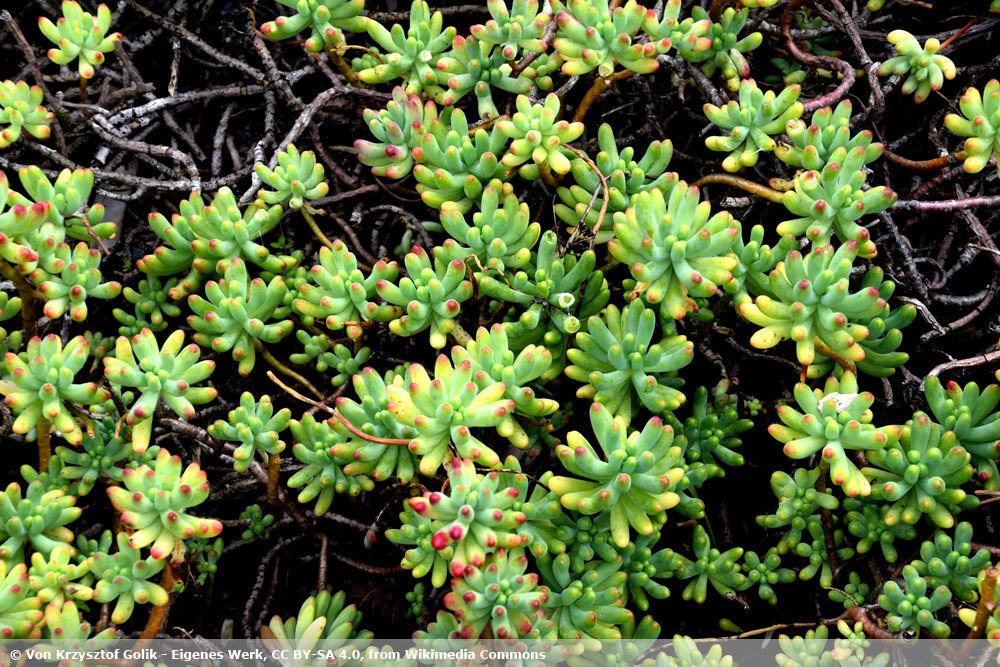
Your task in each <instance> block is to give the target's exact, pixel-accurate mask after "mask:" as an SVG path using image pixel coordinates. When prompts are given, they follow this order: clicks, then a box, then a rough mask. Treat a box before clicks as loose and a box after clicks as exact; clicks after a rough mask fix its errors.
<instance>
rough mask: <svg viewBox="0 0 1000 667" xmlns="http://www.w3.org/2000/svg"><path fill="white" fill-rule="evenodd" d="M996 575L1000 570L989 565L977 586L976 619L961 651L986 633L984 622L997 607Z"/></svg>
mask: <svg viewBox="0 0 1000 667" xmlns="http://www.w3.org/2000/svg"><path fill="white" fill-rule="evenodd" d="M997 577H1000V570H997V568H995V567H991V568H989V569H987V570H986V574H985V576H984V577H983V582H982V584H981V585H980V587H979V606H978V607H976V619H975V620H974V621H973V622H972V627H971V628H969V634H968V636H967V637H966V638H965V642H963V644H962V653H965V652H966V650H968V649H969V648H971V646H972V643H974V642H975V640H977V639H982V637H983V635H984V634H985V633H986V624H987V622H988V621H989V618H990V616H991V615H992V614H993V612H994V611H995V610H996V608H997V601H996V591H997Z"/></svg>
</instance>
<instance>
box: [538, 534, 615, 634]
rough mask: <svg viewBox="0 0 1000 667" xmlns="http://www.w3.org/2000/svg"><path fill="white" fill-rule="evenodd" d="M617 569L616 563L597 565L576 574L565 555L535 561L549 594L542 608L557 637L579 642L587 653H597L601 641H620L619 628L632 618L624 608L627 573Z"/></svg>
mask: <svg viewBox="0 0 1000 667" xmlns="http://www.w3.org/2000/svg"><path fill="white" fill-rule="evenodd" d="M619 561H620V559H619ZM620 567H621V563H620V562H606V563H599V564H597V565H595V566H594V567H593V568H591V569H589V570H587V571H585V572H583V573H580V574H577V573H574V572H573V571H571V569H570V558H569V556H568V555H567V554H560V555H558V556H556V557H554V558H553V557H546V558H541V559H538V569H539V570H540V571H541V574H542V583H543V584H544V585H545V587H546V588H547V589H548V591H549V599H548V601H547V602H546V603H545V607H544V609H545V612H546V613H547V614H548V616H549V618H551V619H552V623H553V624H554V625H555V628H556V636H557V637H559V638H560V639H576V640H582V644H583V646H584V647H585V649H586V650H589V651H600V650H601V644H600V642H601V641H608V640H611V641H616V640H619V639H621V637H622V631H621V626H624V625H626V624H628V623H630V622H632V621H634V615H633V614H632V612H631V611H630V610H628V609H626V608H625V601H626V599H627V598H628V594H627V586H628V573H627V572H624V571H623V570H621V569H620Z"/></svg>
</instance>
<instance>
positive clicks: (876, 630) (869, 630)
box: [844, 607, 896, 639]
mask: <svg viewBox="0 0 1000 667" xmlns="http://www.w3.org/2000/svg"><path fill="white" fill-rule="evenodd" d="M844 615H845V616H847V617H848V618H850V619H851V620H853V621H855V622H856V623H860V624H861V628H862V629H863V630H864V631H865V634H866V635H867V636H868V637H870V638H872V639H896V635H894V634H892V633H891V632H888V631H886V630H883V629H882V628H880V627H879V626H878V625H876V624H875V621H873V620H872V619H871V616H869V615H868V612H866V611H865V609H864V607H851V608H850V609H848V610H847V611H846V612H844Z"/></svg>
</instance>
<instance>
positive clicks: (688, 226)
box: [608, 181, 740, 319]
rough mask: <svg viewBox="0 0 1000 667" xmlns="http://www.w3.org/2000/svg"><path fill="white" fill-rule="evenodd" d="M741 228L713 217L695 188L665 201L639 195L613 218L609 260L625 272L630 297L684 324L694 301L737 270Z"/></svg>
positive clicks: (683, 188) (725, 216)
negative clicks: (656, 306)
mask: <svg viewBox="0 0 1000 667" xmlns="http://www.w3.org/2000/svg"><path fill="white" fill-rule="evenodd" d="M739 233H740V224H739V222H737V221H736V220H735V219H733V216H732V215H730V214H729V212H727V211H720V212H718V213H716V214H715V215H712V205H711V204H710V203H708V202H707V201H704V202H703V201H700V191H699V190H698V188H697V187H695V186H688V185H687V184H686V183H684V182H683V181H681V182H678V183H677V184H676V185H675V186H674V187H673V188H672V189H671V190H670V193H669V194H668V195H666V196H664V194H663V193H662V192H661V191H660V189H658V188H654V189H652V190H649V191H647V192H640V193H638V194H636V195H635V196H634V197H633V199H632V204H631V206H629V207H628V208H627V209H626V210H625V212H624V213H616V214H615V223H614V235H615V238H614V239H613V240H612V241H611V242H610V243H608V251H609V252H610V253H611V255H612V256H613V257H614V258H615V259H617V260H618V261H620V262H622V263H623V264H625V265H626V266H628V267H629V270H630V271H631V273H632V277H633V278H634V279H635V281H636V284H635V290H634V292H633V293H634V294H636V295H641V296H642V298H643V299H644V300H645V301H646V302H647V303H649V304H660V315H661V316H662V317H672V318H674V319H683V318H684V317H685V316H686V315H687V314H688V313H693V312H696V311H697V310H698V305H697V303H696V302H695V299H696V298H700V299H706V298H708V297H711V296H714V295H715V294H717V293H718V292H719V290H720V288H721V287H723V286H725V285H726V284H728V283H729V282H730V281H732V280H733V271H735V270H736V268H737V266H738V265H739V261H738V260H737V259H736V256H735V254H734V253H733V247H734V241H735V239H736V237H737V236H739Z"/></svg>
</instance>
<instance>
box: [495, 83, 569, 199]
mask: <svg viewBox="0 0 1000 667" xmlns="http://www.w3.org/2000/svg"><path fill="white" fill-rule="evenodd" d="M515 105H516V106H517V111H516V112H515V113H514V115H513V116H511V117H510V118H501V119H500V120H498V121H497V124H496V128H497V130H498V131H499V132H500V133H501V134H503V135H505V136H506V137H508V138H510V139H512V141H511V144H510V146H509V147H508V148H507V153H506V154H504V156H503V158H502V159H501V160H500V162H501V163H502V164H503V165H504V166H505V167H508V168H514V167H517V168H518V173H520V175H521V178H524V179H526V180H536V179H538V178H541V177H542V176H543V174H544V173H545V172H550V175H551V173H552V172H554V173H556V174H567V173H569V171H570V168H571V164H570V161H569V158H567V157H566V155H564V154H563V149H562V146H563V144H568V143H570V142H571V141H574V140H576V139H578V138H579V137H580V135H581V134H583V130H584V126H583V123H571V122H569V121H568V120H556V119H557V118H558V117H559V98H558V97H557V96H556V95H555V94H553V93H549V94H548V95H546V96H545V101H544V103H542V104H532V103H531V100H530V99H529V98H528V97H527V96H525V95H518V96H517V99H516V100H515Z"/></svg>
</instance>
